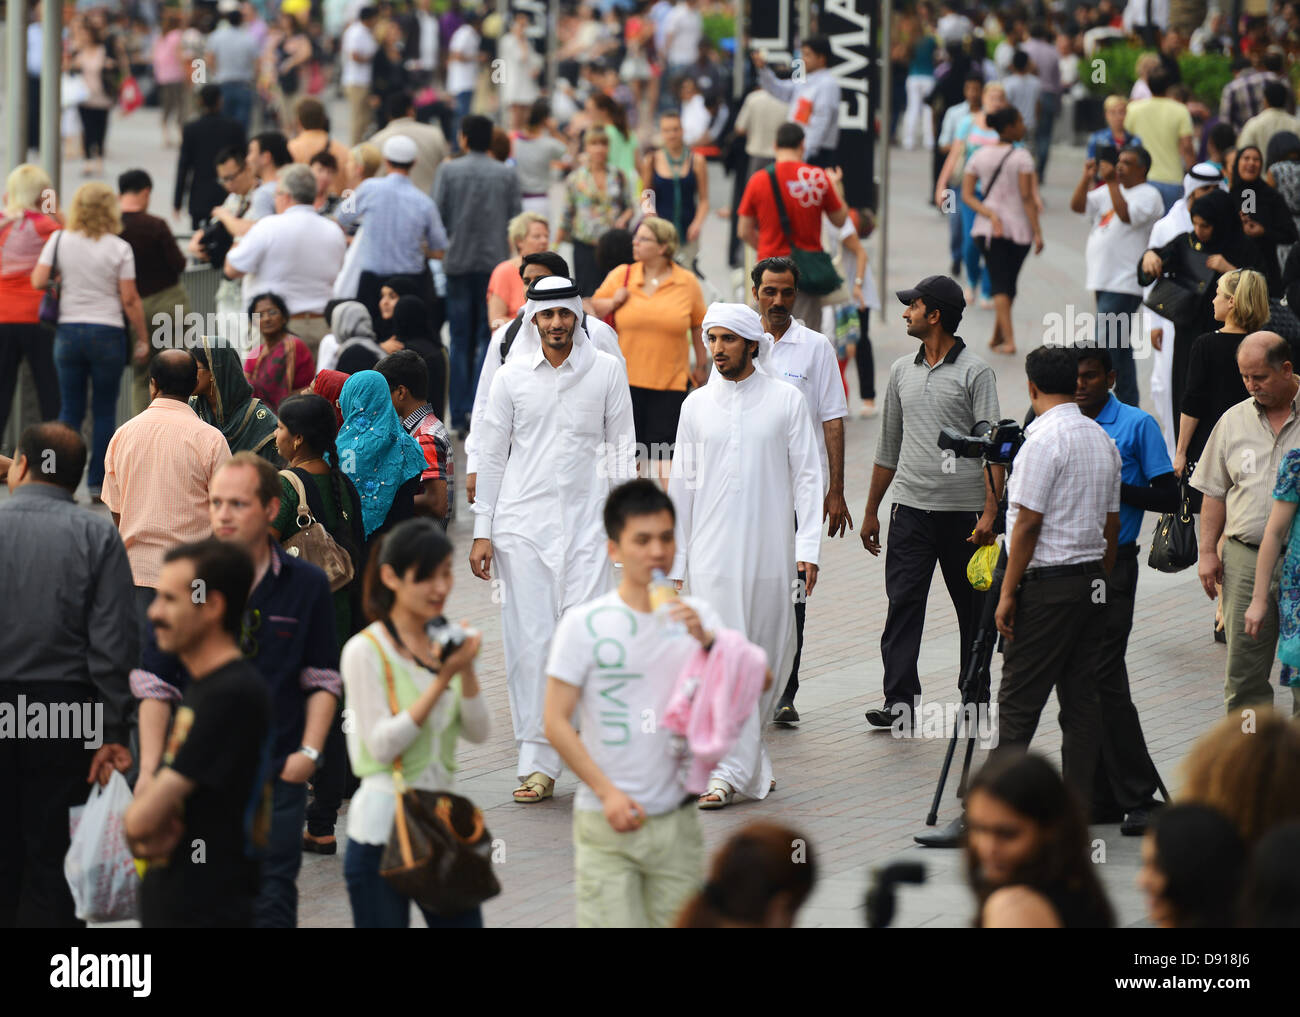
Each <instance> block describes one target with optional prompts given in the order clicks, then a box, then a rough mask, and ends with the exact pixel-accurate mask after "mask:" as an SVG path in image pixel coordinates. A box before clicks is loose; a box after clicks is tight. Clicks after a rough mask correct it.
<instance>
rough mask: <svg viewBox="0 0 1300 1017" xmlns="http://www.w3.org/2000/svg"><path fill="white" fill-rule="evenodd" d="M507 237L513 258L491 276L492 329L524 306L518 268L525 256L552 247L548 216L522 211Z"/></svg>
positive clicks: (522, 282) (489, 280) (512, 220)
mask: <svg viewBox="0 0 1300 1017" xmlns="http://www.w3.org/2000/svg"><path fill="white" fill-rule="evenodd" d="M506 237H507V238H508V239H509V241H510V247H511V249H512V250H513V251H514V252H515V254H514V257H513V258H507V259H506V260H505V261H503V262H501V264H499V265H498V266H497V267H496V268H494V269H493V270H492V275H491V277H490V278H489V279H488V288H487V295H488V321H489V322H491V328H492V331H493V332H495V331H496V330H497V329H498V328H500V327H501V326H502V325H504V324H505V323H506V322H507V321H509V320H510V319H511V318H513V317H514V316H515V315H516V314H518V313H519V308H521V307H523V306H524V280H523V277H522V276H520V274H519V268H520V266H522V265H523V263H524V256H525V255H529V254H539V253H541V252H542V251H545V250H546V249H547V248H548V247H550V246H551V225H550V223H548V222H547V221H546V216H544V215H540V214H539V213H537V212H520V213H519V214H518V215H517V216H515V217H514V218H513V219H511V220H510V223H509V225H507V226H506Z"/></svg>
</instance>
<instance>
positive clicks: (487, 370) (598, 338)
mask: <svg viewBox="0 0 1300 1017" xmlns="http://www.w3.org/2000/svg"><path fill="white" fill-rule="evenodd" d="M512 324H514V322H513V319H512V320H511V321H507V322H506V323H505V324H504V325H502V326H500V327H499V328H498V329H497V330H496V331H495V332H493V333H492V339H491V341H490V342H489V343H488V348H487V352H486V353H484V354H483V367H482V369H481V370H480V371H479V375H478V388H477V389H475V390H474V409H473V411H472V412H471V415H470V432H469V434H467V435H466V436H465V472H466V473H477V472H478V435H477V433H476V432H475V430H474V428H475V426H476V425H477V423H478V422H479V421H480V420H482V419H483V414H484V412H485V411H486V410H487V401H488V393H489V392H491V391H492V379H493V378H494V377H496V373H497V368H499V367H500V366H501V343H502V340H504V339H505V337H506V332H507V331H508V330H509V329H510V326H511V325H512ZM584 326H585V327H586V329H587V335H588V336H589V337H590V338H591V342H592V345H593V346H595V347H596V349H598V350H600V351H602V352H604V353H608V354H609V355H610V356H612V357H616V358H617V359H618V362H619V363H620V364H622V365H623V376H624V377H625V378H626V377H627V361H626V360H624V359H623V351H622V349H620V348H619V345H618V333H617V332H615V331H614V330H613V329H612V328H611V327H610V326H609V325H607V324H606V323H605V322H604V321H602V320H601V319H600V318H597V317H596V316H595V315H594V314H589V315H587V316H586V318H584V319H583V322H582V324H580V325H579V326H578V327H579V328H582V327H584ZM526 331H527V325H522V326H520V329H519V333H518V334H517V335H516V336H515V341H514V343H513V344H512V345H511V347H510V359H514V358H515V357H516V356H519V355H521V350H522V347H521V345H520V343H521V341H522V340H523V339H524V337H525V333H526ZM529 345H530V344H529V343H523V346H529Z"/></svg>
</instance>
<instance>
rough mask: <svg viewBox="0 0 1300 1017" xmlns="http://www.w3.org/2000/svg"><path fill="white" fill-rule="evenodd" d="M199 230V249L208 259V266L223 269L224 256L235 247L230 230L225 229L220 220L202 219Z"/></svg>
mask: <svg viewBox="0 0 1300 1017" xmlns="http://www.w3.org/2000/svg"><path fill="white" fill-rule="evenodd" d="M199 229H200V230H201V231H202V232H203V238H202V239H201V240H200V241H199V247H200V248H202V250H203V254H204V256H205V257H206V258H207V259H208V264H210V265H211V266H212V267H213V268H216V269H222V268H225V267H226V255H227V254H229V253H230V249H231V248H232V247H234V246H235V238H234V237H232V236H231V235H230V230H228V229H226V227H225V224H223V223H222V222H221V220H220V219H204V220H203V222H202V224H201V225H200V226H199Z"/></svg>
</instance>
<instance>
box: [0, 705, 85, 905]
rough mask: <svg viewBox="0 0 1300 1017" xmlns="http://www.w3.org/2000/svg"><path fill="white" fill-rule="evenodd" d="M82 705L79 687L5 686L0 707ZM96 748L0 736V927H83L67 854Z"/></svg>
mask: <svg viewBox="0 0 1300 1017" xmlns="http://www.w3.org/2000/svg"><path fill="white" fill-rule="evenodd" d="M20 695H21V696H24V697H26V702H27V704H29V705H30V704H31V703H36V702H39V703H80V702H85V701H86V700H87V699H88V698H89V695H90V692H89V689H88V688H87V686H85V685H83V684H81V683H80V682H52V681H50V682H47V681H41V682H21V681H0V702H2V703H9V704H11V705H12V708H13V709H14V710H15V711H16V710H17V709H18V697H19V696H20ZM94 755H95V752H94V750H93V749H87V748H83V747H82V742H81V740H71V741H67V740H61V739H54V738H17V737H12V738H8V737H7V738H0V816H4V834H3V836H0V928H62V929H68V928H73V929H75V928H79V927H81V926H82V924H83V923H82V922H80V921H78V920H77V915H76V909H75V907H74V905H73V903H72V891H71V890H69V889H68V881H67V880H66V879H65V878H64V876H63V857H64V855H66V854H67V853H68V845H69V844H70V843H71V840H72V838H71V837H70V836H69V834H68V810H69V809H71V808H73V807H74V806H77V805H84V804H85V803H86V799H87V798H88V797H89V795H90V785H89V784H88V783H86V777H87V776H88V775H89V773H90V761H91V759H92V758H94Z"/></svg>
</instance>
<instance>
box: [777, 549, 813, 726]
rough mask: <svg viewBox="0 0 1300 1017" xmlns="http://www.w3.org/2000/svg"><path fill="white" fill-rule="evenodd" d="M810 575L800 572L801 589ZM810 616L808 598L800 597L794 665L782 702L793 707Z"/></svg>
mask: <svg viewBox="0 0 1300 1017" xmlns="http://www.w3.org/2000/svg"><path fill="white" fill-rule="evenodd" d="M807 582H808V573H807V572H805V571H804V570H803V569H800V570H799V589H800V590H801V591H802V590H804V589H805V585H804V584H806V583H807ZM807 614H808V598H807V596H800V597H799V598H798V599H797V600H795V602H794V663H793V664H791V665H790V680H789V681H787V682H786V683H785V692H784V693H782V695H781V699H780V701H781V702H782V703H790V704H792V705H793V703H794V697H795V694H796V693H797V692H798V691H799V660H800V658H801V657H803V623H804V618H805V617H806V616H807Z"/></svg>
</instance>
